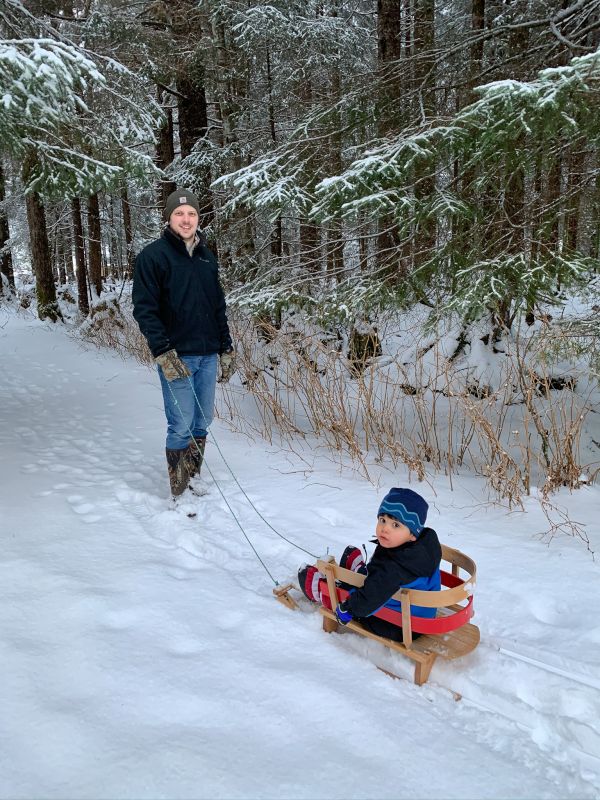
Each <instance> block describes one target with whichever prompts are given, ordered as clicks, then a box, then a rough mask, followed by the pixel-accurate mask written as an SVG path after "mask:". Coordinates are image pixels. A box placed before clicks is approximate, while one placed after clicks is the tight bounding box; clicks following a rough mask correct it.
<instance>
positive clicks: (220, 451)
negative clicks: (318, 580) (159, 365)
mask: <svg viewBox="0 0 600 800" xmlns="http://www.w3.org/2000/svg"><path fill="white" fill-rule="evenodd" d="M188 381H189V382H190V386H191V389H192V392H193V394H194V399H195V400H196V403H197V405H198V408H199V409H200V413H201V414H202V416H204V411H203V410H202V406H201V405H200V401H199V400H198V396H197V395H196V390H195V389H194V385H193V384H192V381H191V378H188ZM169 388H170V387H169ZM172 393H173V392H172V390H171V394H172ZM180 413H181V410H180ZM188 430H189V428H188ZM190 435H191V431H190ZM210 439H211V442H213V443H214V445H215V447H216V448H217V450H218V451H219V455H220V456H221V458H222V459H223V463H224V464H225V466H226V467H227V469H228V470H229V473H230V474H231V477H232V478H233V480H234V481H235V484H236V486H237V487H238V489H239V490H240V492H241V493H242V494H243V495H244V497H245V498H246V500H247V501H248V504H249V505H250V506H251V507H252V509H253V510H254V512H255V513H256V514H257V516H259V517H260V518H261V519H262V521H263V522H264V523H265V525H266V526H267V528H270V529H271V530H272V531H273V533H274V534H275V535H276V536H279V538H280V539H283V540H284V542H287V543H288V544H291V545H292V547H295V548H297V549H298V550H302V552H303V553H306V555H308V556H310V557H311V558H318V556H317V555H315V553H311V552H310V550H306V548H304V547H301V546H300V545H299V544H296V542H293V541H292V540H291V539H288V538H287V536H284V535H283V534H282V533H279V531H278V530H276V529H275V528H274V527H273V526H272V525H271V523H270V522H269V521H268V520H266V519H265V518H264V517H263V515H262V514H261V513H260V511H259V510H258V508H257V507H256V506H255V505H254V503H253V502H252V500H251V499H250V498H249V497H248V495H247V494H246V492H245V490H244V489H243V487H242V486H241V485H240V482H239V481H238V479H237V478H236V476H235V474H234V472H233V470H232V469H231V467H230V466H229V464H228V462H227V459H226V458H225V456H224V455H223V452H222V450H221V448H220V447H219V443H218V442H217V440H216V439H215V437H214V434H213V433H211V434H210ZM192 441H193V442H194V444H196V440H195V439H194V437H193V436H192ZM196 447H197V448H198V445H197V444H196ZM198 449H200V448H198ZM209 472H210V469H209ZM210 475H211V477H212V479H213V481H215V484H216V480H215V478H214V475H213V474H212V472H210ZM219 491H221V490H220V489H219ZM222 494H223V493H222V492H221V495H222ZM232 513H233V512H232ZM238 524H239V523H238Z"/></svg>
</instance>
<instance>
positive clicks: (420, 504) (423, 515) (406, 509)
mask: <svg viewBox="0 0 600 800" xmlns="http://www.w3.org/2000/svg"><path fill="white" fill-rule="evenodd" d="M428 508H429V506H428V505H427V503H426V502H425V500H423V498H422V497H421V495H420V494H417V493H416V492H413V490H412V489H395V488H394V489H390V490H389V492H388V493H387V494H386V496H385V497H384V498H383V500H382V501H381V505H380V506H379V511H378V512H377V516H378V517H379V516H380V515H381V514H387V515H388V516H390V517H394V519H397V520H398V521H399V522H402V523H403V524H404V525H406V527H407V528H408V529H409V531H410V532H411V533H412V534H413V536H418V535H419V534H420V533H421V531H422V530H423V528H424V527H425V521H426V519H427V509H428Z"/></svg>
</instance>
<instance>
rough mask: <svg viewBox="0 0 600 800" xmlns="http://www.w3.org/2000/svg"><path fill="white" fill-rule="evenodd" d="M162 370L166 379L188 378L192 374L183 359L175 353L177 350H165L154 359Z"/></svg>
mask: <svg viewBox="0 0 600 800" xmlns="http://www.w3.org/2000/svg"><path fill="white" fill-rule="evenodd" d="M154 360H155V361H156V363H157V364H158V365H159V367H160V368H161V369H162V371H163V375H164V376H165V378H166V379H167V380H168V381H176V380H178V379H179V378H189V377H190V375H191V374H192V373H191V372H190V371H189V369H188V368H187V367H186V365H185V364H184V363H183V361H182V360H181V359H180V358H179V356H178V355H177V350H167V352H166V353H161V354H160V355H159V356H156V358H155V359H154Z"/></svg>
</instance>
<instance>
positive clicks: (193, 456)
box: [186, 436, 206, 478]
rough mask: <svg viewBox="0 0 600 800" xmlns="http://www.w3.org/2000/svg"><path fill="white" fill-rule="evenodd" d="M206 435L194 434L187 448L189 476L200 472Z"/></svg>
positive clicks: (192, 476)
mask: <svg viewBox="0 0 600 800" xmlns="http://www.w3.org/2000/svg"><path fill="white" fill-rule="evenodd" d="M205 447H206V436H194V438H193V439H192V441H191V442H190V443H189V445H188V449H187V451H186V452H187V462H188V463H187V468H188V473H189V476H190V478H194V477H195V476H196V475H199V474H200V470H201V469H202V462H203V461H204V448H205Z"/></svg>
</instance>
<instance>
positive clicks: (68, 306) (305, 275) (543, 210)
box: [0, 0, 600, 536]
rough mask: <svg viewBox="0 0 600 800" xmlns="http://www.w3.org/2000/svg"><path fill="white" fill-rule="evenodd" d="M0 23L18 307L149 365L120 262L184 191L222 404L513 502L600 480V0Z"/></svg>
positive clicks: (48, 12) (423, 0)
mask: <svg viewBox="0 0 600 800" xmlns="http://www.w3.org/2000/svg"><path fill="white" fill-rule="evenodd" d="M0 36H1V37H2V38H1V40H0V269H1V273H2V283H1V291H2V296H1V297H0V302H1V303H3V304H13V305H19V304H20V305H21V306H24V307H28V306H32V307H35V309H36V310H37V313H38V315H39V317H40V318H41V319H47V320H50V321H52V322H55V323H57V324H64V323H66V324H69V325H73V329H74V331H76V333H77V335H79V336H84V337H86V338H87V339H88V340H90V341H92V342H94V343H95V344H98V345H100V346H110V347H113V348H115V349H117V350H118V351H119V352H122V353H123V354H133V355H135V356H136V358H138V359H139V360H141V361H142V362H144V363H148V364H150V363H151V356H150V354H149V353H148V351H147V349H146V347H145V343H144V341H143V339H142V338H141V336H140V335H139V332H138V331H137V328H136V326H135V323H134V322H133V321H132V317H131V308H130V299H129V295H130V284H131V277H132V271H133V260H134V257H135V254H136V253H137V252H139V250H140V249H141V248H142V247H143V246H144V244H145V243H147V242H148V241H149V240H151V239H152V238H155V237H156V236H157V235H159V233H160V229H161V224H162V223H161V209H162V207H163V204H164V200H165V198H166V196H167V195H168V194H169V193H170V192H171V191H172V190H173V189H174V188H176V187H177V186H185V187H188V188H190V189H192V190H194V191H195V192H197V194H198V195H199V197H200V198H201V203H202V215H201V217H202V219H201V225H202V227H203V230H204V233H205V235H206V236H207V238H208V241H209V244H210V245H211V247H213V249H214V250H215V252H216V253H217V255H218V257H219V260H220V264H221V277H222V281H223V283H224V287H225V290H226V292H227V297H228V307H229V314H230V318H231V324H232V328H233V331H234V338H235V341H236V350H237V354H238V360H239V373H238V378H237V379H236V381H234V383H233V384H232V387H231V388H230V389H229V388H228V389H227V390H226V391H225V393H224V396H223V397H224V400H223V402H222V404H221V408H220V413H221V414H222V415H226V416H227V417H228V418H229V419H230V421H231V423H232V424H233V425H234V426H236V427H238V428H239V429H244V427H246V428H248V426H250V425H254V426H255V428H256V430H254V431H251V433H259V434H260V435H263V436H266V437H267V438H272V437H273V436H275V435H276V436H278V437H284V438H285V439H286V441H287V442H288V443H289V445H290V447H293V442H294V439H295V438H297V437H298V436H303V435H306V434H307V433H310V434H311V435H316V436H317V437H318V438H319V439H320V440H322V442H323V444H324V445H326V446H327V447H328V448H329V449H330V450H331V453H332V454H335V453H344V454H348V453H349V454H350V455H351V456H352V457H353V459H354V463H355V464H356V466H357V468H358V469H360V470H361V471H362V472H363V473H364V474H365V475H366V476H367V477H368V475H369V458H372V457H373V456H375V458H377V459H378V460H382V461H384V462H386V463H389V464H391V465H392V466H394V465H397V464H399V463H404V464H405V465H407V466H408V468H409V470H410V471H411V472H412V473H414V475H415V476H416V477H417V478H419V479H420V480H422V479H424V478H426V477H427V476H428V475H430V474H431V473H432V472H433V473H435V471H438V470H441V471H444V472H445V473H446V474H447V475H448V476H450V479H452V476H453V475H455V474H457V473H458V472H459V471H460V470H461V469H469V470H472V471H474V472H475V473H477V474H480V475H484V476H485V477H486V479H487V484H488V487H489V491H490V494H491V495H492V496H493V497H495V498H501V499H504V500H506V501H508V503H509V504H511V505H513V504H519V503H521V500H522V497H523V496H524V495H527V494H529V493H530V492H531V491H532V487H536V486H537V487H540V489H541V496H542V498H548V497H549V496H550V494H551V493H552V492H553V491H555V490H556V489H557V488H558V487H561V486H566V487H569V488H570V489H574V488H577V487H579V486H581V485H583V484H588V483H591V482H593V481H594V480H595V479H596V476H597V474H598V471H599V469H600V467H599V458H598V454H599V452H600V426H599V424H598V422H597V416H598V400H599V395H598V375H599V372H600V354H599V336H600V333H599V331H600V326H599V324H598V321H599V320H598V317H599V314H598V312H599V309H600V300H599V282H598V258H599V254H600V225H599V222H600V180H599V177H600V173H599V150H598V145H599V141H600V113H599V112H600V94H599V88H600V53H599V52H598V47H599V45H600V0H575V2H573V1H572V0H378V2H375V0H322V1H320V2H317V0H303V2H299V1H298V0H273V2H271V3H269V4H266V3H265V4H263V3H255V2H247V0H200V2H193V0H173V1H172V2H161V1H160V0H156V2H125V1H123V2H121V1H120V0H81V1H76V0H72V1H71V2H66V0H39V1H36V0H32V2H19V1H18V0H0ZM240 387H241V388H242V390H243V394H244V395H245V397H246V399H247V397H248V395H250V396H251V397H252V398H253V400H254V402H255V403H256V408H257V409H258V411H259V415H258V416H259V419H260V421H261V422H260V425H259V426H258V427H257V426H256V423H250V421H249V415H244V414H243V412H242V411H241V400H240V397H241V394H242V392H241V391H240ZM252 418H254V415H252ZM367 454H369V455H368V456H367ZM567 525H568V527H569V530H570V531H571V532H577V533H579V534H580V535H583V536H585V535H584V534H582V532H581V531H579V530H578V529H577V527H576V525H575V524H574V523H568V524H567Z"/></svg>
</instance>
